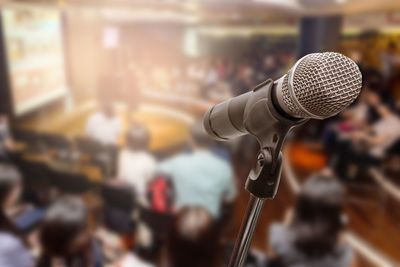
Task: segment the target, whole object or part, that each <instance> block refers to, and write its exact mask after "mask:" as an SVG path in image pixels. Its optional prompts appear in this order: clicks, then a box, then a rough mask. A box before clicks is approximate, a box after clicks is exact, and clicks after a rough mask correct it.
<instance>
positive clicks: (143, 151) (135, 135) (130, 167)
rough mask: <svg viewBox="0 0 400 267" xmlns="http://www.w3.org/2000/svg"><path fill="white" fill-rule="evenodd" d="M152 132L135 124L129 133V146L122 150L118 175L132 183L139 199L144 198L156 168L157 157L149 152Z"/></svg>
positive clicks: (127, 139)
mask: <svg viewBox="0 0 400 267" xmlns="http://www.w3.org/2000/svg"><path fill="white" fill-rule="evenodd" d="M149 142H150V134H149V132H148V130H147V128H146V127H145V126H144V125H141V124H135V125H133V126H132V127H131V129H130V130H129V131H128V133H127V137H126V143H127V147H126V148H125V149H123V150H122V151H121V152H120V155H119V159H118V170H117V177H118V178H119V179H121V180H122V181H124V182H126V183H128V184H130V185H131V186H132V187H133V188H134V189H135V190H136V193H137V197H138V198H139V199H141V200H142V199H144V198H145V194H146V187H147V184H148V182H149V181H150V180H151V179H152V177H153V173H154V169H155V168H156V160H155V158H154V157H153V156H152V155H151V154H150V153H149V152H148V149H149Z"/></svg>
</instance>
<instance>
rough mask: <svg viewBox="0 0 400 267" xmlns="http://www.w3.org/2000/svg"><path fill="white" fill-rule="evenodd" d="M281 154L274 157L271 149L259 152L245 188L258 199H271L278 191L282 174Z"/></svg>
mask: <svg viewBox="0 0 400 267" xmlns="http://www.w3.org/2000/svg"><path fill="white" fill-rule="evenodd" d="M282 162H283V154H282V152H281V151H279V155H278V157H274V155H273V153H272V149H271V148H263V149H261V150H260V152H259V154H258V157H257V162H256V164H255V165H254V167H253V168H252V169H251V170H250V173H249V175H248V177H247V181H246V185H245V188H246V190H247V191H248V192H249V193H250V194H252V195H253V196H255V197H257V198H260V199H273V198H274V197H275V195H276V192H277V191H278V186H279V182H280V177H281V173H282Z"/></svg>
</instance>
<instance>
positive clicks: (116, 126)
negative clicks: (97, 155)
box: [86, 88, 122, 145]
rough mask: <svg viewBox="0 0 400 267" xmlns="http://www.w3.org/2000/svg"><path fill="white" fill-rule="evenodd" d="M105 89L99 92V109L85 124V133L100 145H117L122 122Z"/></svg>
mask: <svg viewBox="0 0 400 267" xmlns="http://www.w3.org/2000/svg"><path fill="white" fill-rule="evenodd" d="M106 90H111V89H110V88H103V89H102V91H101V92H100V94H101V95H100V100H99V102H100V110H99V111H98V112H96V113H94V114H92V115H91V116H90V117H89V119H88V121H87V124H86V135H87V136H88V137H90V138H93V139H94V140H96V141H98V142H99V143H100V144H102V145H117V144H118V142H119V138H120V135H121V132H122V122H121V120H120V118H119V117H118V116H117V115H116V114H115V113H114V110H113V106H112V103H111V102H110V98H109V97H108V93H107V91H106Z"/></svg>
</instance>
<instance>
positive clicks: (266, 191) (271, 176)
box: [229, 148, 283, 267]
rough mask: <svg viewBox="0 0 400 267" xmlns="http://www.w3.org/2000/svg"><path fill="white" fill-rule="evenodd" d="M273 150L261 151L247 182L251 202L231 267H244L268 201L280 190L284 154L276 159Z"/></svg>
mask: <svg viewBox="0 0 400 267" xmlns="http://www.w3.org/2000/svg"><path fill="white" fill-rule="evenodd" d="M271 152H272V151H271V149H269V148H267V149H261V150H260V152H259V154H258V158H257V162H256V164H255V166H254V167H253V168H252V169H251V171H250V173H249V176H248V178H247V181H246V190H247V191H249V193H250V200H249V203H248V206H247V210H246V213H245V216H244V219H243V221H242V225H241V227H240V231H239V234H238V237H237V239H236V243H235V247H234V249H233V252H232V256H231V259H230V261H229V267H242V266H243V265H244V263H245V261H246V258H247V254H248V251H249V248H250V245H251V241H252V240H253V235H254V232H255V229H256V226H257V223H258V219H259V217H260V214H261V211H262V208H263V206H264V202H265V200H266V199H273V198H274V197H275V194H276V192H277V190H278V186H279V181H280V177H281V172H282V160H283V156H282V152H279V156H278V158H276V159H274V157H273V155H272V153H271Z"/></svg>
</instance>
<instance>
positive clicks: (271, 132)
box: [228, 79, 307, 267]
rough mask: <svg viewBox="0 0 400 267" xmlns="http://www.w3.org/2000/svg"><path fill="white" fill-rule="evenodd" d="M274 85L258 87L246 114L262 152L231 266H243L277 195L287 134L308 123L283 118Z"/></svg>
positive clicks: (248, 185)
mask: <svg viewBox="0 0 400 267" xmlns="http://www.w3.org/2000/svg"><path fill="white" fill-rule="evenodd" d="M274 86H275V84H274V82H273V81H272V80H271V79H269V80H266V81H265V82H262V83H261V84H259V85H257V86H256V87H255V88H254V89H253V94H252V95H251V97H250V98H249V99H248V102H247V104H246V107H245V110H244V114H243V124H244V126H245V129H247V131H248V132H249V133H250V134H252V135H254V136H255V137H256V138H257V140H258V142H259V144H260V147H261V149H260V152H259V154H258V158H257V163H256V164H255V166H253V168H252V169H251V171H250V173H249V175H248V177H247V181H246V186H245V188H246V190H247V191H248V192H249V193H250V201H249V204H248V207H247V211H246V214H245V216H244V219H243V222H242V226H241V227H240V231H239V235H238V237H237V240H236V243H235V247H234V249H233V252H232V256H231V259H230V262H229V265H228V266H229V267H242V266H243V264H244V262H245V260H246V258H247V254H248V251H249V248H250V244H251V241H252V240H253V235H254V231H255V229H256V226H257V223H258V219H259V217H260V213H261V210H262V208H263V206H264V202H265V200H266V199H273V198H274V197H275V195H276V192H277V190H278V186H279V181H280V178H281V172H282V161H283V155H282V152H281V148H282V145H283V142H284V140H285V136H286V134H287V133H288V132H289V130H290V129H291V128H293V127H296V126H298V125H301V124H303V123H305V122H306V121H307V119H295V118H292V117H288V116H285V115H282V114H284V112H280V109H279V108H278V107H279V105H278V104H276V103H278V100H277V96H276V90H273V87H274Z"/></svg>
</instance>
